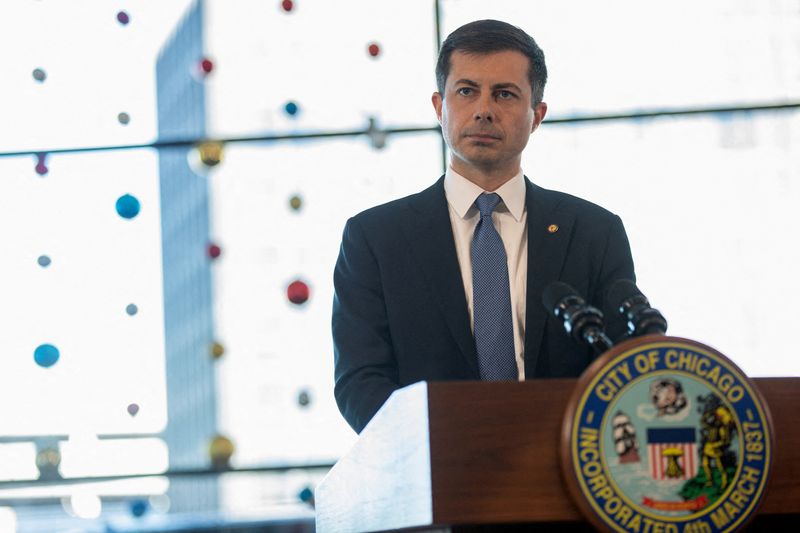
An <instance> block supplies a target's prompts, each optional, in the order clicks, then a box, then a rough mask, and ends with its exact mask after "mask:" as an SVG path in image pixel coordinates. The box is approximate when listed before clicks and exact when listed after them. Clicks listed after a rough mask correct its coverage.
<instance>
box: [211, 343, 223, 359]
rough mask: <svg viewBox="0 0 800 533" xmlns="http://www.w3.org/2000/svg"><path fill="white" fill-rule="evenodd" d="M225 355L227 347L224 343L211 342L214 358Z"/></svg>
mask: <svg viewBox="0 0 800 533" xmlns="http://www.w3.org/2000/svg"><path fill="white" fill-rule="evenodd" d="M223 355H225V347H224V346H223V345H222V344H220V343H218V342H214V343H212V344H211V357H213V358H214V359H219V358H220V357H222V356H223Z"/></svg>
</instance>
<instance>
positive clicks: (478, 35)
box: [436, 20, 547, 105]
mask: <svg viewBox="0 0 800 533" xmlns="http://www.w3.org/2000/svg"><path fill="white" fill-rule="evenodd" d="M505 50H515V51H517V52H520V53H522V54H523V55H524V56H525V57H527V58H528V60H529V62H530V65H529V66H528V81H530V83H531V89H533V105H536V104H538V103H539V102H541V101H542V97H543V96H544V86H545V84H546V83H547V67H546V66H545V64H544V52H542V49H541V48H539V45H537V44H536V41H534V40H533V37H531V36H530V35H528V34H527V33H525V32H524V31H523V30H521V29H519V28H517V27H516V26H512V25H511V24H508V23H506V22H501V21H499V20H476V21H475V22H470V23H469V24H464V25H463V26H461V27H460V28H458V29H457V30H455V31H454V32H453V33H451V34H450V35H448V36H447V39H445V41H444V42H443V43H442V48H441V49H440V50H439V59H438V61H437V62H436V86H437V87H438V89H439V93H441V94H442V95H444V86H445V83H446V82H447V76H448V75H449V74H450V56H451V55H452V54H453V52H464V53H467V54H490V53H493V52H503V51H505Z"/></svg>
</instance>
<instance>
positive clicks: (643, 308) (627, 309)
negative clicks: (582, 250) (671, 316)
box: [606, 279, 667, 337]
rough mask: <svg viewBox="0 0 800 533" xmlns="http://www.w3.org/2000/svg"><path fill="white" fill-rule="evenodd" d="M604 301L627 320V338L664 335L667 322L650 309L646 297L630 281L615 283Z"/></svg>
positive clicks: (624, 280) (658, 313) (655, 310)
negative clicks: (652, 334)
mask: <svg viewBox="0 0 800 533" xmlns="http://www.w3.org/2000/svg"><path fill="white" fill-rule="evenodd" d="M606 301H607V302H608V303H609V304H610V305H614V306H615V308H616V309H617V311H618V312H619V314H620V316H622V318H624V319H625V320H627V322H628V336H629V337H638V336H640V335H647V334H650V333H655V334H658V335H664V334H665V333H666V332H667V320H666V319H665V318H664V316H663V315H662V314H661V312H660V311H659V310H658V309H653V308H652V307H650V302H649V301H648V299H647V297H646V296H645V295H644V294H642V291H640V290H639V287H637V286H636V284H635V283H634V282H632V281H631V280H629V279H620V280H617V281H615V282H614V283H613V284H612V285H611V288H609V289H608V298H606Z"/></svg>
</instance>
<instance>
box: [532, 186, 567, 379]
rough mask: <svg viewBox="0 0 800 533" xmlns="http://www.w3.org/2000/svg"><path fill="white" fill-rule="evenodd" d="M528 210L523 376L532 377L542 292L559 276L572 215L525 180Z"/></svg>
mask: <svg viewBox="0 0 800 533" xmlns="http://www.w3.org/2000/svg"><path fill="white" fill-rule="evenodd" d="M525 185H526V189H527V191H526V205H527V209H528V276H527V279H528V281H527V295H526V303H525V377H526V378H528V379H530V378H532V377H534V371H535V369H536V363H537V361H538V358H539V352H540V348H541V345H542V335H543V334H544V328H545V323H546V321H547V316H548V315H547V312H546V311H545V309H544V306H543V305H542V292H543V291H544V288H545V287H546V286H547V284H548V283H550V282H552V281H556V280H558V278H559V275H560V273H561V269H562V266H563V265H564V259H565V258H566V255H567V248H568V245H569V241H570V237H571V235H572V226H573V223H574V216H573V215H571V214H569V213H565V212H560V211H559V210H558V201H557V200H555V199H553V198H552V197H551V195H550V193H549V191H547V190H546V189H542V188H541V187H538V186H537V185H534V184H533V183H531V182H530V181H529V180H528V178H525Z"/></svg>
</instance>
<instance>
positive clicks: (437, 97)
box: [431, 91, 443, 125]
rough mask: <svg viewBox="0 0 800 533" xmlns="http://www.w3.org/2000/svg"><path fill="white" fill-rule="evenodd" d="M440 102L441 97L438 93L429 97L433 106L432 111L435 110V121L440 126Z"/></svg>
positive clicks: (441, 100)
mask: <svg viewBox="0 0 800 533" xmlns="http://www.w3.org/2000/svg"><path fill="white" fill-rule="evenodd" d="M442 102H443V99H442V95H441V94H439V92H438V91H437V92H435V93H433V94H432V95H431V103H432V104H433V109H435V110H436V119H437V120H438V121H439V124H440V125H441V124H442Z"/></svg>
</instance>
